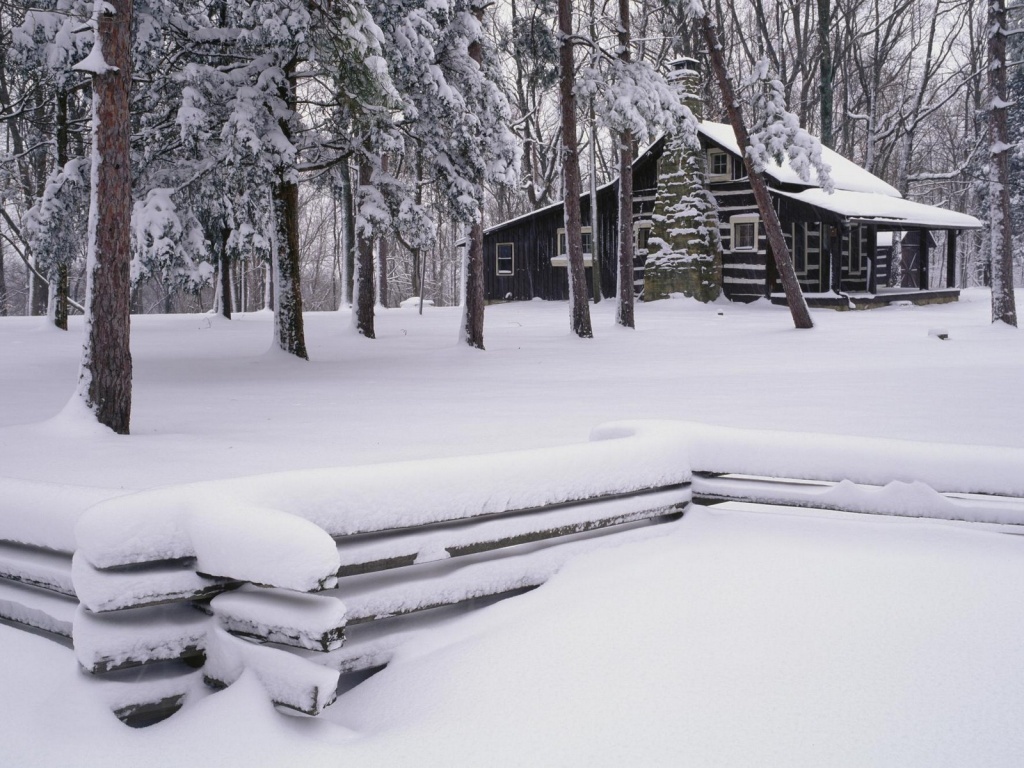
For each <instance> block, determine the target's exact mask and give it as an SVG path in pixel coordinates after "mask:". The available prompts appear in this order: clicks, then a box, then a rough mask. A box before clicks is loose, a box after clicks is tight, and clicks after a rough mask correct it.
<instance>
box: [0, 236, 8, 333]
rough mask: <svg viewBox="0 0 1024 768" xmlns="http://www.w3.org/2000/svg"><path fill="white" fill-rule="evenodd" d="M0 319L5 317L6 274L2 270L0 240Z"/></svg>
mask: <svg viewBox="0 0 1024 768" xmlns="http://www.w3.org/2000/svg"><path fill="white" fill-rule="evenodd" d="M0 317H7V272H6V270H4V241H3V239H2V238H0Z"/></svg>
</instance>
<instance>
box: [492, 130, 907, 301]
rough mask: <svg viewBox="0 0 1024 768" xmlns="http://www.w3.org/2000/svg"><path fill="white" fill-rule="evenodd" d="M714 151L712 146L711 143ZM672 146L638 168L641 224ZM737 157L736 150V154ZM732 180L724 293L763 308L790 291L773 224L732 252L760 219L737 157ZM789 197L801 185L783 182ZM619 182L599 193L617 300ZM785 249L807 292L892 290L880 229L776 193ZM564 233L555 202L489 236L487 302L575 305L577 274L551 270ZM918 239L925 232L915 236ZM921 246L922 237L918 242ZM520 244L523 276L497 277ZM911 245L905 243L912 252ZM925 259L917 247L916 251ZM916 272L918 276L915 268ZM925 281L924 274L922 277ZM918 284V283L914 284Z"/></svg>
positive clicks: (724, 188)
mask: <svg viewBox="0 0 1024 768" xmlns="http://www.w3.org/2000/svg"><path fill="white" fill-rule="evenodd" d="M705 143H706V144H708V145H709V146H710V147H712V148H718V149H724V148H722V147H717V145H715V144H714V143H713V142H705ZM663 147H664V142H663V141H659V142H658V143H656V144H655V145H654V146H653V147H652V148H651V149H650V150H648V151H647V152H646V153H644V154H643V155H642V156H641V157H640V159H639V160H637V162H636V163H635V164H634V166H633V190H634V193H633V194H634V197H633V222H634V225H635V224H636V223H637V222H640V221H650V219H651V215H652V213H653V211H654V201H655V196H656V193H657V187H658V160H659V159H660V157H661V154H662V150H663ZM727 154H728V153H727ZM732 167H733V171H734V172H733V173H732V177H731V178H728V179H724V180H717V181H710V182H709V187H710V190H711V192H712V193H713V194H714V196H715V199H716V201H717V203H718V216H719V234H720V236H721V242H722V251H723V258H722V278H723V286H722V287H723V291H724V293H725V295H726V297H727V298H729V299H731V300H733V301H754V300H755V299H759V298H762V297H767V296H770V294H771V293H773V292H778V291H781V286H780V285H779V284H778V277H777V275H776V274H775V271H776V270H775V266H774V263H773V261H774V260H773V258H772V255H771V253H770V251H769V248H768V243H767V238H766V237H765V233H764V227H763V226H761V224H760V222H759V223H758V242H757V249H756V250H745V251H736V252H733V249H732V219H733V217H735V216H741V215H749V214H757V204H756V202H755V200H754V194H753V190H752V189H751V187H750V184H749V182H748V180H747V179H746V177H745V176H744V175H743V174H744V171H743V170H742V164H741V163H740V162H739V160H738V158H735V157H732ZM776 186H778V187H780V190H781V191H783V192H796V191H799V189H800V187H789V186H787V185H776ZM618 193H619V189H618V183H617V182H615V183H612V184H608V185H606V186H604V187H602V188H600V189H598V191H597V200H598V222H597V227H596V232H594V234H593V237H594V241H595V243H596V246H597V259H598V262H599V266H600V270H601V292H602V294H603V296H604V297H606V298H608V297H612V296H615V289H616V286H615V281H616V262H617V258H618V254H617V248H618V203H617V199H618ZM580 200H581V203H580V204H581V214H582V221H583V226H590V225H591V215H590V196H589V195H583V196H582V197H581V199H580ZM774 204H775V206H776V210H777V211H778V214H779V220H780V222H781V223H782V229H783V233H784V235H785V239H786V245H787V247H788V248H789V250H790V253H791V254H792V256H793V258H794V262H795V263H796V265H797V278H798V279H799V281H800V288H801V290H803V291H804V292H805V293H810V294H814V293H827V292H830V291H848V292H875V291H876V290H877V289H878V288H883V287H885V285H886V284H887V281H888V277H889V264H888V261H889V260H888V259H887V258H885V255H884V254H879V253H878V248H877V230H876V228H875V227H874V226H869V225H865V224H851V223H850V222H849V221H847V220H844V219H842V218H841V217H840V216H838V215H837V214H833V213H831V212H828V211H822V210H819V209H816V208H813V207H811V206H809V205H807V204H805V203H801V202H799V201H797V200H794V199H792V198H789V197H784V196H781V195H776V196H774ZM563 226H564V223H563V209H562V206H561V205H554V206H551V207H549V208H545V209H542V210H540V211H537V212H535V213H533V214H528V215H525V216H522V217H520V218H519V219H515V220H513V221H510V222H506V223H505V224H502V225H499V226H497V227H493V228H491V229H490V230H488V231H487V232H486V233H485V236H484V260H485V269H484V280H485V291H486V298H487V300H488V301H512V300H515V301H527V300H530V299H534V298H541V299H548V300H563V301H564V300H567V299H568V298H569V285H568V273H567V272H568V271H567V269H566V268H565V267H553V266H551V258H552V257H553V256H555V255H556V248H557V234H558V230H559V229H561V228H562V227H563ZM907 235H909V236H910V237H911V238H914V237H916V232H909V233H907ZM914 242H915V245H916V240H915V241H914ZM499 243H512V245H513V248H514V274H512V275H499V274H498V272H497V266H498V261H497V246H498V244H499ZM908 245H909V243H907V242H906V240H905V243H904V249H905V251H906V250H908V249H907V246H908ZM914 250H915V252H916V248H915V249H914ZM646 256H647V251H646V249H644V248H642V247H640V248H638V249H637V252H636V254H635V259H634V278H635V286H636V288H637V290H638V291H640V290H642V287H643V272H644V262H645V260H646ZM907 271H912V270H907ZM914 274H915V275H916V272H915V273H914ZM909 280H913V277H910V278H908V281H909ZM592 284H593V283H592V280H591V269H590V268H588V269H587V285H588V290H592V288H591V287H590V286H592Z"/></svg>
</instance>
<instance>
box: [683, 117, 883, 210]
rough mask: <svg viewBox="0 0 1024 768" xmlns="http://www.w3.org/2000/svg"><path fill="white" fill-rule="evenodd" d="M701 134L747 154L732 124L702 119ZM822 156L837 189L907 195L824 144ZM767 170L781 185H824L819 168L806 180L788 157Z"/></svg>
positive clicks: (812, 171) (730, 149) (738, 152)
mask: <svg viewBox="0 0 1024 768" xmlns="http://www.w3.org/2000/svg"><path fill="white" fill-rule="evenodd" d="M700 133H701V135H702V136H704V137H706V138H708V139H710V140H711V141H713V142H715V143H716V144H718V145H719V146H721V147H722V149H726V150H728V151H729V152H731V153H732V154H734V155H736V156H737V157H742V156H743V153H742V152H740V146H739V144H738V143H737V142H736V134H735V133H734V132H733V130H732V126H731V125H729V124H728V123H712V122H711V121H709V120H702V121H701V123H700ZM821 159H822V160H824V161H825V163H826V165H828V166H829V168H830V169H831V173H830V175H831V176H832V183H833V185H835V188H836V189H845V190H848V191H850V192H870V193H871V194H875V195H885V196H887V197H903V195H901V194H900V193H899V190H898V189H896V187H893V186H891V185H889V184H886V183H885V182H884V181H882V180H881V179H880V178H878V177H877V176H875V175H874V174H873V173H870V172H869V171H866V170H864V169H863V168H861V167H860V166H859V165H857V164H856V163H855V162H853V161H852V160H847V159H846V158H845V157H843V156H842V155H840V154H839V153H838V152H834V151H833V150H831V149H829V148H828V147H826V146H824V145H822V147H821ZM765 173H766V174H767V175H768V176H770V177H771V178H772V179H774V180H775V181H777V182H779V183H780V184H794V185H797V186H801V187H808V186H810V187H820V186H821V185H820V184H819V183H818V176H817V171H815V170H814V169H813V168H812V169H811V177H810V180H808V181H804V180H803V179H801V178H800V176H799V175H798V174H797V172H796V171H795V170H794V169H793V167H792V166H791V165H790V164H789V160H788V159H784V160H783V162H782V165H779V164H778V163H776V162H774V161H772V163H771V164H770V165H769V166H768V167H767V168H765Z"/></svg>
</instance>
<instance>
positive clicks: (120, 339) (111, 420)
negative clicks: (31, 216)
mask: <svg viewBox="0 0 1024 768" xmlns="http://www.w3.org/2000/svg"><path fill="white" fill-rule="evenodd" d="M132 5H133V4H132V0H112V2H103V0H97V3H96V11H95V14H94V16H93V23H94V24H95V29H96V39H95V43H94V45H93V49H92V51H91V52H90V54H89V56H88V57H87V58H86V59H85V60H84V61H82V62H80V63H79V64H77V65H76V67H75V68H76V69H78V70H80V71H84V72H89V73H90V74H91V75H92V88H93V142H92V173H91V193H90V203H89V235H88V236H89V251H88V263H87V268H86V270H87V271H86V278H87V281H88V283H87V288H86V342H85V347H84V349H83V352H82V366H81V372H80V374H79V383H78V396H79V397H81V398H82V399H83V400H84V401H85V404H86V406H87V407H88V408H89V409H90V410H91V411H92V412H93V413H94V414H95V416H96V420H97V421H99V423H100V424H103V425H105V426H107V427H110V428H111V429H112V430H114V432H117V433H118V434H125V435H126V434H128V429H129V422H130V420H131V406H132V356H131V350H130V348H129V343H128V338H129V323H130V314H129V297H130V294H131V284H130V270H131V250H130V249H131V232H130V230H131V208H132V189H131V183H132V179H131V122H130V119H129V90H130V87H131V78H132V71H131V65H132V60H131V42H132V41H131V29H132V12H133V7H132Z"/></svg>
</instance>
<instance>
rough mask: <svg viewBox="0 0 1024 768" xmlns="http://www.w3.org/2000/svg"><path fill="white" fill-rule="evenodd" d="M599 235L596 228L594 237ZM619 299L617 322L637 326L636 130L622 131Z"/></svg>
mask: <svg viewBox="0 0 1024 768" xmlns="http://www.w3.org/2000/svg"><path fill="white" fill-rule="evenodd" d="M629 46H630V40H629V0H619V59H621V60H622V61H623V62H626V63H628V62H629V59H630V54H629ZM596 236H597V230H596V229H595V230H593V233H592V234H591V237H596ZM618 283H619V300H618V306H617V307H616V310H615V322H617V323H618V324H619V325H624V326H626V327H627V328H635V327H636V323H635V322H634V319H633V134H632V132H631V131H623V132H622V133H620V134H619V280H618Z"/></svg>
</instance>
